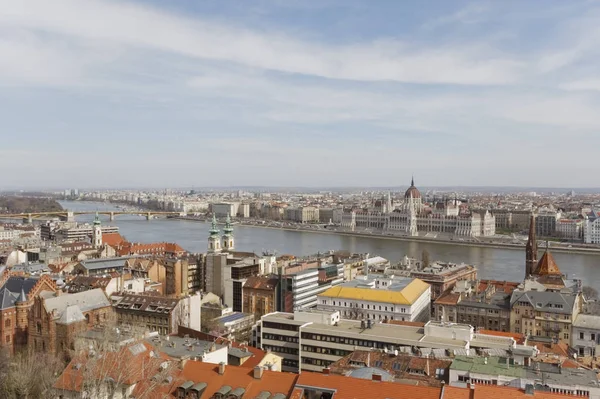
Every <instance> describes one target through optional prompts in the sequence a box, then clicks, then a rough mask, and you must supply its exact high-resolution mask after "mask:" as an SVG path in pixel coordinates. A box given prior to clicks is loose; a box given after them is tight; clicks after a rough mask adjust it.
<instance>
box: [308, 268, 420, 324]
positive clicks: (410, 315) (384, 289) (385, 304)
mask: <svg viewBox="0 0 600 399" xmlns="http://www.w3.org/2000/svg"><path fill="white" fill-rule="evenodd" d="M430 303H431V288H430V286H429V284H427V283H425V282H423V281H421V280H419V279H411V278H406V277H393V276H391V277H388V276H366V277H365V276H362V278H360V277H359V278H357V279H356V280H353V281H349V282H346V283H343V284H340V285H338V286H336V287H332V288H330V289H328V290H327V291H325V292H323V293H321V294H318V295H317V310H322V311H329V312H332V311H338V312H339V313H340V315H341V317H342V318H344V319H354V320H373V321H387V320H401V321H423V322H425V321H428V320H429V313H430V312H429V309H430Z"/></svg>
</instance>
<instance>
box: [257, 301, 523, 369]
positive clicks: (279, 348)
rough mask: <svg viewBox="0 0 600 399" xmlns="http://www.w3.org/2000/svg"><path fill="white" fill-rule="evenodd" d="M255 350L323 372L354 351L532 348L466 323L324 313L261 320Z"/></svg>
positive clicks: (444, 354)
mask: <svg viewBox="0 0 600 399" xmlns="http://www.w3.org/2000/svg"><path fill="white" fill-rule="evenodd" d="M253 341H254V344H255V346H257V347H258V348H261V349H263V350H271V351H272V352H274V353H276V354H277V355H279V356H281V357H282V358H283V370H282V371H290V372H302V371H305V370H308V371H318V372H320V371H322V370H323V368H325V367H328V366H329V365H330V364H331V363H334V362H336V361H338V360H339V359H341V358H342V357H344V356H347V355H349V354H350V353H352V352H354V351H355V350H356V349H367V350H371V349H372V348H375V349H380V350H383V351H385V352H386V353H389V354H390V356H393V355H394V354H397V353H413V351H414V350H415V349H416V348H418V349H420V350H421V353H422V355H433V356H435V357H436V358H448V357H449V355H448V353H449V352H452V353H457V354H458V353H463V354H466V355H469V354H473V355H474V354H475V351H474V350H472V349H471V348H475V347H477V348H483V349H491V350H494V351H495V352H501V353H506V354H508V353H512V352H515V351H517V350H518V351H521V350H522V351H524V353H528V354H529V355H531V354H532V353H533V351H535V348H531V347H529V348H525V347H522V346H521V345H517V344H516V342H515V341H514V339H512V338H509V337H497V336H489V335H485V334H476V333H475V332H474V330H473V327H471V326H469V325H466V324H442V323H436V322H428V323H427V324H425V326H407V325H398V324H387V323H376V322H372V321H371V320H367V321H366V322H365V321H364V320H362V321H358V320H344V319H342V318H340V313H339V312H337V311H335V312H327V311H318V310H313V311H296V312H294V313H282V312H275V313H271V314H267V315H265V316H263V317H262V318H261V320H260V321H259V322H258V323H257V324H256V326H255V329H254V330H253Z"/></svg>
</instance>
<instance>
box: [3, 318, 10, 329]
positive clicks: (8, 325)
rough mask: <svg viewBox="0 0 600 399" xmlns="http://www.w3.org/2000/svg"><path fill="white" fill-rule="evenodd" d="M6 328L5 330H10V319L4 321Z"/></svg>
mask: <svg viewBox="0 0 600 399" xmlns="http://www.w3.org/2000/svg"><path fill="white" fill-rule="evenodd" d="M4 327H5V328H10V319H6V320H4Z"/></svg>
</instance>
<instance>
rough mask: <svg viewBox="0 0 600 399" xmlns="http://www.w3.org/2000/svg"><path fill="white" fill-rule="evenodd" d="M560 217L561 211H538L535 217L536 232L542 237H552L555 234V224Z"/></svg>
mask: <svg viewBox="0 0 600 399" xmlns="http://www.w3.org/2000/svg"><path fill="white" fill-rule="evenodd" d="M560 217H561V213H560V212H557V211H554V210H546V211H541V212H539V213H538V214H537V215H536V217H535V228H536V234H537V235H538V236H542V237H552V236H555V235H556V224H557V222H558V220H559V219H560Z"/></svg>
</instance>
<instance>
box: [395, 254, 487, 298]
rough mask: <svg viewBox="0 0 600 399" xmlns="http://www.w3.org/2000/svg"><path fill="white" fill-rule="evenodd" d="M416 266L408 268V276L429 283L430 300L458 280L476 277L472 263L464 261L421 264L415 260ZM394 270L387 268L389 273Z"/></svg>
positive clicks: (475, 270)
mask: <svg viewBox="0 0 600 399" xmlns="http://www.w3.org/2000/svg"><path fill="white" fill-rule="evenodd" d="M416 263H417V267H416V268H414V269H413V268H408V269H407V270H410V277H413V278H418V279H419V280H423V281H425V282H426V283H428V284H429V285H431V300H432V301H435V300H436V299H437V298H439V297H440V295H442V293H444V292H446V291H447V290H449V289H450V288H452V287H454V285H456V283H457V282H459V281H472V280H476V279H477V268H476V267H475V266H473V265H467V264H464V263H461V264H456V263H442V262H433V263H432V264H430V265H429V266H425V267H423V266H424V265H421V263H420V262H416ZM394 272H395V270H393V269H392V270H389V273H394Z"/></svg>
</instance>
